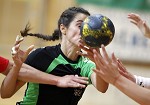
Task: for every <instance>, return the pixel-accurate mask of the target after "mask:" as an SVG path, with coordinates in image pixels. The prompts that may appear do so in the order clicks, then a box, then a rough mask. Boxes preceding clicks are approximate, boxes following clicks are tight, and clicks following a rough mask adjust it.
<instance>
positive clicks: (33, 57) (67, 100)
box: [18, 44, 95, 105]
mask: <svg viewBox="0 0 150 105" xmlns="http://www.w3.org/2000/svg"><path fill="white" fill-rule="evenodd" d="M60 46H61V45H60V44H59V45H56V46H48V47H45V48H38V49H36V50H35V51H33V52H32V53H30V54H29V56H28V58H27V60H26V62H25V63H26V64H28V65H30V66H32V67H34V68H36V69H39V70H41V71H43V72H46V73H49V74H53V75H56V76H65V75H76V74H77V75H79V76H84V77H88V78H89V82H90V76H91V74H92V72H93V71H92V68H95V64H94V63H93V62H92V61H90V60H89V59H87V58H85V57H81V56H79V57H78V59H77V61H72V60H70V59H68V58H67V57H66V56H65V55H64V54H63V52H62V51H61V49H60ZM84 90H85V89H84V88H82V89H81V88H60V87H57V86H54V85H46V84H37V83H30V82H29V83H28V84H27V89H26V92H25V95H24V98H23V101H21V102H19V104H18V105H77V104H78V101H79V100H80V99H81V97H82V95H83V93H84Z"/></svg>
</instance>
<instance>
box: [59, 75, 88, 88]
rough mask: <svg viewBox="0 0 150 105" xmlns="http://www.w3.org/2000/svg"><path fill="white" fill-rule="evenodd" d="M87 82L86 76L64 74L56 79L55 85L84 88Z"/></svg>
mask: <svg viewBox="0 0 150 105" xmlns="http://www.w3.org/2000/svg"><path fill="white" fill-rule="evenodd" d="M87 84H88V78H87V77H79V76H77V75H75V76H74V75H66V76H63V77H60V78H59V79H58V83H57V85H56V86H58V87H63V88H67V87H73V88H85V87H86V86H87Z"/></svg>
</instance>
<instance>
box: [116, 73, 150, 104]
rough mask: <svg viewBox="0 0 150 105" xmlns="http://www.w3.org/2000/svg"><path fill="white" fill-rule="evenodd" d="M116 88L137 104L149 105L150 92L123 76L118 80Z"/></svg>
mask: <svg viewBox="0 0 150 105" xmlns="http://www.w3.org/2000/svg"><path fill="white" fill-rule="evenodd" d="M114 86H115V87H117V88H118V89H119V90H120V91H122V92H123V93H124V94H126V95H127V96H128V97H130V98H132V99H133V100H134V101H136V102H137V103H139V104H141V105H149V103H150V91H149V90H148V89H146V88H143V87H140V86H138V85H136V84H135V83H133V82H132V81H130V80H128V79H126V78H125V77H123V76H120V77H119V78H118V79H117V80H116V82H115V84H114Z"/></svg>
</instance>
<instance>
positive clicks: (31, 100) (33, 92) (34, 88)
mask: <svg viewBox="0 0 150 105" xmlns="http://www.w3.org/2000/svg"><path fill="white" fill-rule="evenodd" d="M28 87H29V88H28V89H27V91H26V95H25V96H24V98H23V101H22V102H21V103H20V105H36V104H37V100H38V95H39V84H36V83H29V84H28ZM28 93H29V94H28Z"/></svg>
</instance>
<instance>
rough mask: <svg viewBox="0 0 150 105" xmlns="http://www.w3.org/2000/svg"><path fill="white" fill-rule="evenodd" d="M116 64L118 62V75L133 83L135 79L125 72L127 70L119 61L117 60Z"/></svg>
mask: <svg viewBox="0 0 150 105" xmlns="http://www.w3.org/2000/svg"><path fill="white" fill-rule="evenodd" d="M117 62H118V67H119V73H120V74H121V75H122V76H124V77H126V78H127V79H129V80H131V81H133V82H134V83H135V82H136V79H135V77H134V75H133V74H131V73H130V72H128V71H127V69H126V68H125V66H124V65H123V63H122V62H121V61H120V60H119V59H118V60H117Z"/></svg>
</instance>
